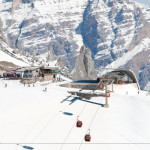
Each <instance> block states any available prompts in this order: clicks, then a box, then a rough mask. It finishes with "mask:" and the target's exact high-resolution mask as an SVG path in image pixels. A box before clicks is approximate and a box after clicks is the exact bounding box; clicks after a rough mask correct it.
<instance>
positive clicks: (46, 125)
mask: <svg viewBox="0 0 150 150" xmlns="http://www.w3.org/2000/svg"><path fill="white" fill-rule="evenodd" d="M68 106H69V104H66V105H65V106H64V107H63V108H62V109H61V111H59V112H57V113H55V114H54V115H53V116H52V117H51V118H50V120H49V121H48V123H46V125H45V126H44V127H43V128H42V129H41V130H40V132H39V133H38V134H37V136H39V135H40V134H41V133H42V132H43V131H44V128H46V127H47V126H48V125H49V124H50V123H51V122H52V120H53V119H54V118H55V117H56V116H57V115H58V114H59V113H61V112H62V111H63V110H65V109H66V108H67V107H68ZM58 107H59V106H58ZM49 112H50V111H48V112H46V113H45V114H44V115H42V117H40V119H39V120H38V121H37V122H36V123H35V124H34V125H33V126H32V127H31V128H30V130H29V131H28V132H27V133H26V134H25V136H24V137H23V138H22V140H21V142H22V141H23V140H24V139H25V138H26V137H27V136H28V135H29V134H30V133H31V132H32V130H33V129H34V128H35V127H36V126H37V125H38V124H39V122H40V121H41V120H42V119H43V118H44V117H45V116H47V115H48V114H49ZM37 136H36V137H35V138H34V139H33V140H32V141H31V143H33V142H34V141H35V139H36V138H37Z"/></svg>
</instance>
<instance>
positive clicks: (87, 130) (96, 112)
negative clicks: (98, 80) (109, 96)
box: [78, 106, 100, 150]
mask: <svg viewBox="0 0 150 150" xmlns="http://www.w3.org/2000/svg"><path fill="white" fill-rule="evenodd" d="M99 108H100V106H98V108H97V109H96V112H95V114H94V116H93V118H92V120H91V122H90V124H89V126H88V129H87V132H88V131H89V133H90V127H91V125H92V123H93V121H94V119H95V116H96V114H97V112H98V110H99ZM87 132H86V133H87ZM86 135H87V134H86ZM86 135H85V136H86ZM90 138H91V137H90ZM84 140H85V137H84V138H83V139H82V141H81V143H80V145H79V147H78V150H79V149H80V147H81V145H82V143H83V141H84ZM89 141H90V140H89Z"/></svg>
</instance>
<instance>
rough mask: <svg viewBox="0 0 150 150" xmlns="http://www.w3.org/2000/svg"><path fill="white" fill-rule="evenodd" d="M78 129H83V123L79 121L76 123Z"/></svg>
mask: <svg viewBox="0 0 150 150" xmlns="http://www.w3.org/2000/svg"><path fill="white" fill-rule="evenodd" d="M76 127H78V128H81V127H82V121H79V120H78V121H77V123H76Z"/></svg>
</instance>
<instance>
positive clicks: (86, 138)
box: [84, 134, 91, 142]
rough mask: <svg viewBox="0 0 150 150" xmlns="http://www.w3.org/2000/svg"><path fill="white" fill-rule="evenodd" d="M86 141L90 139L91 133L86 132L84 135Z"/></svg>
mask: <svg viewBox="0 0 150 150" xmlns="http://www.w3.org/2000/svg"><path fill="white" fill-rule="evenodd" d="M84 139H85V141H86V142H90V141H91V135H90V134H86V135H85V137H84Z"/></svg>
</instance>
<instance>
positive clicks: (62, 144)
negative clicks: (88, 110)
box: [60, 103, 87, 150]
mask: <svg viewBox="0 0 150 150" xmlns="http://www.w3.org/2000/svg"><path fill="white" fill-rule="evenodd" d="M86 105H87V103H85V104H84V106H83V108H82V109H81V111H80V114H79V115H78V116H77V118H79V116H80V115H81V114H82V112H83V110H84V108H85V106H86ZM76 122H77V121H75V122H74V124H73V126H72V127H71V129H70V130H69V132H68V134H67V136H66V138H65V140H64V142H63V143H62V145H61V147H60V150H61V149H62V147H63V145H64V144H65V142H66V140H67V138H68V137H69V135H70V133H71V131H72V129H73V128H74V127H75V125H76Z"/></svg>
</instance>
